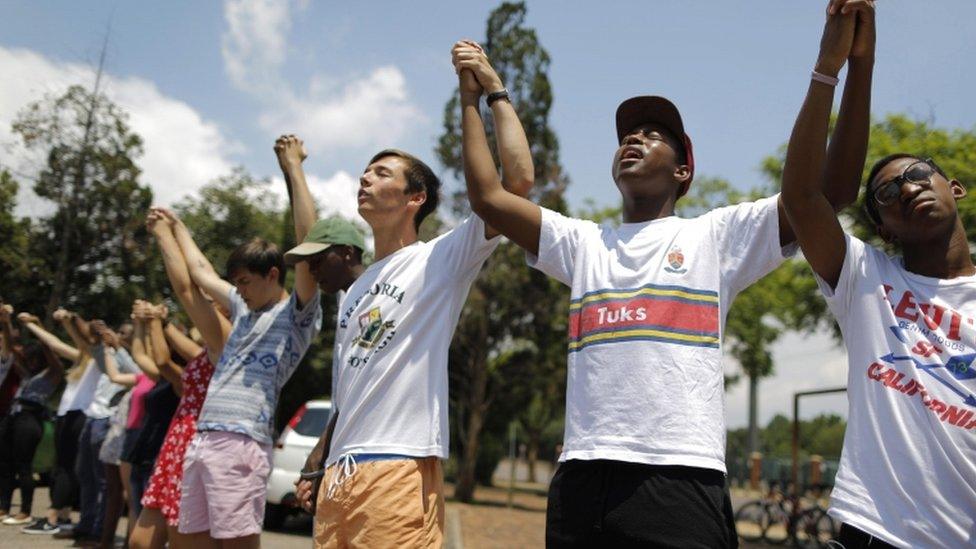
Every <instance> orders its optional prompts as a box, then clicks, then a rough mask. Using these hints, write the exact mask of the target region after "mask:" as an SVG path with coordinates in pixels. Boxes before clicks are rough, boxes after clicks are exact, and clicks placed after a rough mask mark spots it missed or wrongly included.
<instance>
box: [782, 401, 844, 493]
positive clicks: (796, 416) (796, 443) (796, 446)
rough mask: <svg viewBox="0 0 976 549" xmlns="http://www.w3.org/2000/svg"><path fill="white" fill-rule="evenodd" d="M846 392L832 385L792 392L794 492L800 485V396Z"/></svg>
mask: <svg viewBox="0 0 976 549" xmlns="http://www.w3.org/2000/svg"><path fill="white" fill-rule="evenodd" d="M846 392H847V387H834V388H832V389H819V390H816V391H801V392H799V393H793V470H792V471H791V477H792V480H793V490H795V491H796V493H800V487H799V486H798V485H797V482H798V481H799V479H800V397H804V396H811V395H826V394H830V393H846Z"/></svg>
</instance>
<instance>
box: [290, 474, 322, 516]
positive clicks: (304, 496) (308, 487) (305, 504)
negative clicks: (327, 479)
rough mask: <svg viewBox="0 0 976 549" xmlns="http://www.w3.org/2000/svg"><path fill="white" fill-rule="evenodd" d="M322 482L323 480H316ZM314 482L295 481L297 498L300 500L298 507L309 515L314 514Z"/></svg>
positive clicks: (301, 479)
mask: <svg viewBox="0 0 976 549" xmlns="http://www.w3.org/2000/svg"><path fill="white" fill-rule="evenodd" d="M316 480H321V479H316ZM312 489H313V485H312V481H311V480H305V479H303V478H299V479H297V480H296V481H295V498H297V499H298V506H299V507H301V508H302V509H304V510H305V512H307V513H312V512H313V511H312Z"/></svg>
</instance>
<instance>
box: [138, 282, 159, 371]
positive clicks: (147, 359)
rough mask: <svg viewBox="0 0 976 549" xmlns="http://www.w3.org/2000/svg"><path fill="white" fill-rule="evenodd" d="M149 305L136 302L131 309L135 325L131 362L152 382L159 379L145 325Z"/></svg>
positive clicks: (149, 312)
mask: <svg viewBox="0 0 976 549" xmlns="http://www.w3.org/2000/svg"><path fill="white" fill-rule="evenodd" d="M149 307H150V305H149V304H148V303H146V302H144V301H136V303H135V304H134V305H133V307H132V321H133V323H134V324H135V333H134V334H133V336H132V360H133V361H134V362H135V363H136V366H138V367H139V369H140V370H142V371H143V373H145V374H146V375H147V376H149V377H151V378H152V379H154V380H157V379H159V369H158V368H157V367H156V363H155V362H154V361H153V359H152V356H151V354H150V353H152V346H151V345H150V343H149V333H148V330H147V329H146V324H147V323H148V322H149V319H150V317H151V316H152V312H151V311H149V310H148V308H149Z"/></svg>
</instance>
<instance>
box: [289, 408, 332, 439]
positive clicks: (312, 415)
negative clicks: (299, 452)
mask: <svg viewBox="0 0 976 549" xmlns="http://www.w3.org/2000/svg"><path fill="white" fill-rule="evenodd" d="M331 413H332V408H309V409H307V410H305V414H304V415H303V416H302V419H301V421H299V422H298V425H296V426H295V429H294V430H295V432H296V433H298V434H300V435H302V436H306V437H318V436H320V435H321V434H322V431H325V427H326V426H327V425H328V424H329V416H330V415H331Z"/></svg>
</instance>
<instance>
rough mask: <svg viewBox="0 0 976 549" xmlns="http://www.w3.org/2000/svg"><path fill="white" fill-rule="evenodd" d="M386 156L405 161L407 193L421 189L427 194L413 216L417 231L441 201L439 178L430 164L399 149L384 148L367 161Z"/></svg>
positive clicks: (374, 160)
mask: <svg viewBox="0 0 976 549" xmlns="http://www.w3.org/2000/svg"><path fill="white" fill-rule="evenodd" d="M387 156H395V157H397V158H401V159H403V160H404V161H406V163H407V169H406V170H404V175H405V176H406V178H407V191H406V192H407V193H419V192H421V191H423V192H425V193H426V194H427V200H425V201H424V203H423V204H421V206H420V210H418V211H417V215H415V216H414V218H413V227H414V229H416V230H418V231H419V230H420V224H421V223H423V222H424V219H425V218H426V217H427V216H428V215H430V214H431V213H432V212H433V211H434V210H436V209H437V205H438V204H439V203H440V201H441V198H440V190H441V180H440V179H438V178H437V176H436V175H434V170H431V169H430V166H428V165H427V164H424V162H423V161H422V160H420V159H419V158H417V157H416V156H414V155H412V154H410V153H408V152H404V151H401V150H399V149H384V150H382V151H380V152H378V153H376V154H375V155H373V158H371V159H370V160H369V163H370V164H372V163H374V162H376V161H377V160H379V159H381V158H385V157H387Z"/></svg>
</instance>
